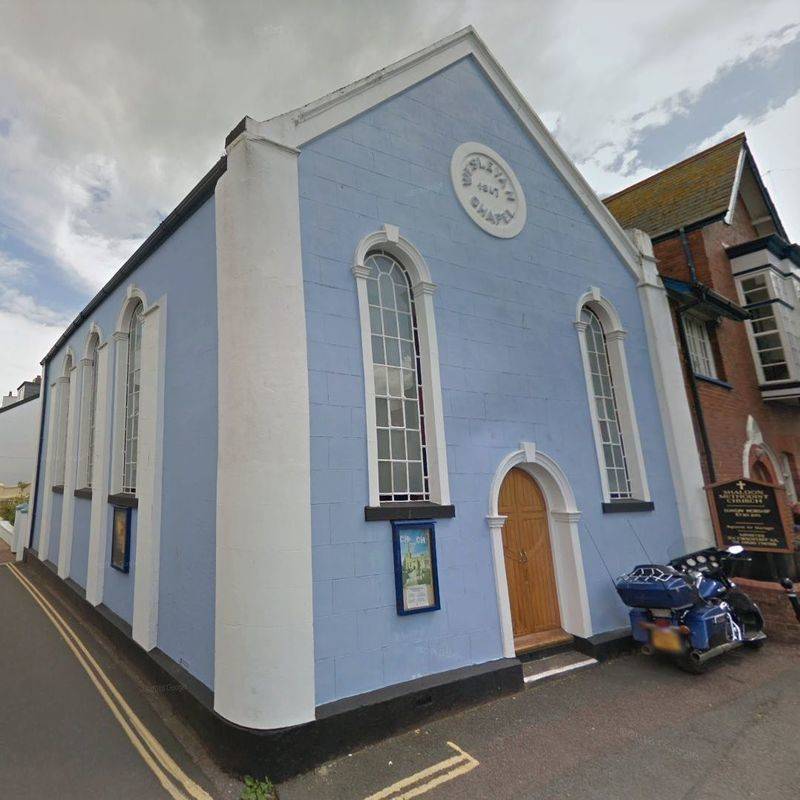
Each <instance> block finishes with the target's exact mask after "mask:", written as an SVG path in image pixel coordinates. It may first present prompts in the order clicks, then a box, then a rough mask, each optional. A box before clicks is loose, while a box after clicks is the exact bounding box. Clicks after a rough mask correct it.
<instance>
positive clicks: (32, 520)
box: [28, 361, 50, 549]
mask: <svg viewBox="0 0 800 800" xmlns="http://www.w3.org/2000/svg"><path fill="white" fill-rule="evenodd" d="M49 364H50V362H49V361H44V362H43V363H42V382H41V383H40V384H39V397H40V398H41V406H40V409H39V411H40V416H39V448H38V450H37V452H36V477H35V478H34V481H33V486H32V487H31V489H32V490H33V492H32V497H31V502H30V503H29V505H28V549H30V548H31V547H33V526H34V525H35V524H36V510H37V509H36V496H37V495H38V494H39V479H40V478H41V471H42V439H43V438H44V417H45V412H46V411H47V391H46V389H47V367H48V366H49Z"/></svg>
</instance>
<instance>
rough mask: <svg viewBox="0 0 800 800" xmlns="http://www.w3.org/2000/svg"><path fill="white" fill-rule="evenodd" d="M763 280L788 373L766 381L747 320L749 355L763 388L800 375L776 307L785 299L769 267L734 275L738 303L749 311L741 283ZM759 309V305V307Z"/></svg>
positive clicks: (750, 323)
mask: <svg viewBox="0 0 800 800" xmlns="http://www.w3.org/2000/svg"><path fill="white" fill-rule="evenodd" d="M759 277H763V278H764V284H765V288H766V290H767V295H768V296H769V300H770V301H771V303H770V304H771V307H772V313H773V316H774V319H775V331H774V333H776V334H777V335H778V338H779V339H780V343H781V348H782V350H783V358H784V361H785V363H786V368H787V371H788V375H787V377H785V378H774V379H772V380H767V379H766V377H765V375H764V365H763V364H762V363H761V356H760V354H759V350H758V344H757V338H758V337H757V336H756V334H755V332H754V331H753V323H752V320H747V321H746V325H747V338H748V340H749V342H750V353H751V355H752V357H753V364H754V365H755V368H756V374H757V375H758V382H759V384H762V385H765V386H771V385H780V384H782V383H786V382H787V381H792V380H800V375H798V374H797V366H796V365H795V363H794V359H793V357H792V347H791V344H790V341H789V335H788V334H789V332H788V331H787V330H786V325H785V322H786V320H785V319H784V314H782V313H781V312H780V311H779V310H778V309H777V308H776V306H779V305H780V304H781V303H782V302H786V301H785V299H784V298H783V297H782V294H781V292H780V291H779V289H778V287H777V286H776V276H775V274H774V272H773V270H772V269H771V268H770V267H765V268H764V269H762V270H754V271H752V272H750V271H748V272H745V273H742V274H739V275H736V276H735V278H736V291H737V292H738V294H739V303H740V304H741V306H742V307H743V308H745V309H749V308H752V307H753V305H754V304H753V303H748V302H747V298H746V297H745V292H744V287H743V285H742V284H743V282H744V281H746V280H749V279H752V278H759ZM759 307H761V305H759ZM794 312H795V313H797V309H796V308H795V309H794Z"/></svg>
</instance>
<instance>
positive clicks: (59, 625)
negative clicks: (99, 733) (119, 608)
mask: <svg viewBox="0 0 800 800" xmlns="http://www.w3.org/2000/svg"><path fill="white" fill-rule="evenodd" d="M6 566H7V567H8V569H9V571H10V572H11V574H12V575H13V576H14V577H15V578H16V579H17V580H18V581H19V582H20V583H21V584H22V585H23V586H24V587H25V589H26V590H27V591H28V592H29V593H30V594H31V596H32V597H33V599H34V600H35V601H36V602H37V603H38V604H39V606H40V607H41V609H42V611H44V613H45V614H46V615H47V617H48V619H49V620H50V622H52V623H53V626H54V627H55V629H56V630H57V631H58V633H59V635H60V636H61V638H62V639H63V640H64V641H65V642H66V643H67V646H68V647H69V649H70V650H71V651H72V653H73V654H74V656H75V658H77V659H78V663H79V664H80V665H81V666H82V667H83V669H84V670H85V671H86V674H87V675H88V676H89V678H90V679H91V681H92V683H93V684H94V686H95V688H96V689H97V691H98V693H99V695H100V697H102V698H103V700H104V701H105V704H106V705H107V706H108V707H109V709H110V710H111V713H112V714H113V715H114V717H115V718H116V720H117V722H119V724H120V727H121V728H122V730H123V731H124V732H125V735H126V736H127V737H128V739H130V741H131V744H132V745H133V746H134V747H135V748H136V750H137V752H138V753H139V755H140V756H141V757H142V759H143V760H144V762H145V764H147V766H148V767H149V768H150V770H151V771H152V772H153V774H154V775H155V776H156V778H157V779H158V781H159V783H160V784H161V785H162V786H163V787H164V789H165V790H166V791H167V793H168V794H169V795H170V796H171V797H172V798H174V800H212V797H211V795H209V794H208V793H207V792H206V791H205V790H204V789H202V788H201V787H200V786H198V785H197V784H196V783H195V782H194V781H193V780H192V779H191V778H190V777H189V776H188V775H187V774H186V773H185V772H184V771H183V770H182V769H181V768H180V767H179V766H178V765H177V764H176V763H175V762H174V761H173V760H172V758H171V757H170V755H169V753H167V751H166V750H165V749H164V748H163V747H162V745H161V743H160V742H159V741H158V740H157V739H156V738H155V736H153V734H152V733H150V731H149V730H148V729H147V727H145V725H144V723H143V722H142V721H141V720H140V719H139V717H138V716H137V715H136V714H135V713H134V711H133V709H132V708H131V707H130V706H129V705H128V704H127V703H126V702H125V699H124V698H123V696H122V695H121V694H120V692H119V690H118V689H117V687H116V686H114V684H113V683H112V682H111V680H110V679H109V677H108V676H107V675H106V674H105V672H103V670H102V668H101V667H100V665H99V664H98V663H97V661H95V659H94V658H93V656H92V654H91V653H90V652H89V651H88V650H87V649H86V647H85V646H84V644H83V642H82V641H81V640H80V639H79V638H78V636H77V634H76V633H75V632H74V631H73V630H72V628H70V626H69V625H68V624H67V623H66V622H65V620H64V618H63V617H62V616H61V615H60V614H59V613H58V611H56V609H55V608H54V607H53V606H52V605H51V604H50V602H49V601H48V600H47V598H45V596H44V595H43V594H42V593H41V592H40V591H39V590H38V589H37V588H36V587H35V586H34V585H33V584H32V583H31V582H30V581H29V580H28V579H27V578H26V577H25V576H24V575H23V574H22V573H21V572H20V571H19V569H18V568H17V567H16V565H14V564H7V565H6Z"/></svg>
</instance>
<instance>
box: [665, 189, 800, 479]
mask: <svg viewBox="0 0 800 800" xmlns="http://www.w3.org/2000/svg"><path fill="white" fill-rule="evenodd" d="M687 237H688V240H689V245H690V248H691V252H692V256H693V258H694V261H695V266H696V271H697V279H698V280H699V281H701V282H702V283H705V284H706V285H708V286H711V287H712V288H713V289H714V290H716V291H717V292H719V293H720V294H722V295H723V296H725V297H727V298H729V299H730V300H733V301H734V302H736V303H738V302H739V298H738V295H737V292H736V286H735V283H734V279H733V274H732V273H731V267H730V261H729V260H728V257H727V255H726V254H725V248H726V247H730V246H731V245H733V244H739V243H741V242H746V241H750V240H751V239H754V238H757V236H756V233H755V231H754V229H753V227H752V225H751V224H750V217H749V215H748V212H747V209H746V208H745V207H744V204H743V203H742V202H741V199H740V200H739V203H738V205H737V209H736V213H735V214H734V218H733V220H732V224H731V225H726V224H725V223H723V222H721V221H720V222H714V223H711V224H710V225H707V226H706V227H704V228H701V229H699V230H696V231H692V232H690V233H688V234H687ZM654 250H655V255H656V257H657V258H658V262H659V271H660V272H661V274H662V275H667V276H669V277H674V278H678V279H679V280H685V281H688V280H691V276H690V272H689V267H688V264H687V263H686V258H685V255H684V251H683V246H682V244H681V241H680V238H679V237H678V236H675V237H673V238H671V239H667V240H665V241H662V242H659V243H657V244H656V245H655V247H654ZM676 324H677V323H676ZM712 338H716V342H715V345H716V349H717V351H718V353H717V355H718V356H719V359H718V363H717V367H718V369H719V372H720V376H721V377H724V380H726V381H727V382H728V383H729V384H730V385H731V387H732V388H731V389H726V388H724V387H721V386H716V385H714V384H710V383H707V382H704V381H698V390H699V394H700V401H701V404H702V408H703V415H704V417H705V423H706V429H707V431H708V436H709V440H710V443H711V450H712V453H713V457H714V467H715V470H716V478H717V480H718V481H721V480H727V479H733V478H737V477H739V476H740V475H741V474H742V453H743V449H744V444H745V442H746V441H747V432H746V425H747V418H748V416H749V415H752V416H753V417H754V419H755V420H756V422H757V423H758V425H759V427H760V428H761V432H762V433H763V435H764V440H765V442H766V443H767V444H768V445H770V447H771V448H772V449H773V450H774V451H775V453H776V454H778V455H780V453H782V452H787V453H789V454H790V455H791V456H792V457H793V459H792V460H793V462H794V464H793V466H794V467H795V473H796V474H795V485H796V486H797V487H798V488H800V474H797V467H798V465H800V406H797V405H795V406H789V405H785V404H782V403H776V402H771V403H765V402H764V401H763V400H762V398H761V392H760V390H759V388H758V379H757V373H756V367H755V364H754V362H753V356H752V354H751V352H750V345H749V342H748V339H747V329H746V326H745V323H741V322H734V321H733V320H728V319H725V320H722V322H721V323H720V325H719V327H718V328H717V329H716V330H715V331H714V336H713V337H712ZM684 367H686V365H685V364H684ZM687 391H688V387H687ZM690 405H691V397H690ZM692 414H693V416H694V408H692ZM695 435H696V441H697V443H698V449H701V447H702V446H701V442H700V438H699V433H698V428H697V420H696V419H695ZM703 470H704V473H707V470H706V465H705V463H704V464H703ZM704 477H705V478H706V480H708V475H707V474H705V475H704Z"/></svg>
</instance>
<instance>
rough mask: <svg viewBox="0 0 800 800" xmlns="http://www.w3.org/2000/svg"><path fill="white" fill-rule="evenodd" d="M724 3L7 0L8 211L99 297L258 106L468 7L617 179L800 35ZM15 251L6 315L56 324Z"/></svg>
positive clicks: (407, 41) (378, 62)
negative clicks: (727, 84) (646, 140)
mask: <svg viewBox="0 0 800 800" xmlns="http://www.w3.org/2000/svg"><path fill="white" fill-rule="evenodd" d="M0 2H2V0H0ZM719 8H720V6H719V2H718V0H681V1H678V0H675V2H671V3H661V4H655V3H650V4H642V3H638V2H621V1H620V0H608V1H607V2H603V3H597V2H595V1H594V0H575V1H574V2H569V3H530V2H526V3H522V2H514V1H512V0H507V1H506V2H503V1H502V0H495V2H492V3H484V2H477V0H466V1H465V2H454V1H453V0H450V1H449V2H444V1H443V2H439V3H436V4H432V3H430V2H428V0H419V1H418V2H406V3H404V4H403V12H402V13H401V14H398V13H397V4H396V3H389V2H375V1H374V0H371V1H370V2H366V1H365V0H348V2H345V3H330V2H329V0H305V1H304V2H302V3H295V4H289V5H288V6H287V5H286V4H284V3H281V2H278V1H277V0H272V1H271V2H252V0H228V2H226V3H219V2H218V0H192V1H191V2H189V0H183V2H179V3H171V4H153V3H141V2H138V0H115V2H114V3H108V2H106V0H82V1H81V2H79V0H75V2H72V3H63V2H59V1H58V0H51V2H46V0H30V1H29V2H17V3H4V4H3V12H2V17H3V24H2V28H0V75H2V76H3V79H2V81H0V219H2V222H3V224H4V225H5V226H7V227H8V228H9V229H10V230H11V231H12V232H13V234H14V236H15V237H17V238H19V239H22V240H23V241H24V242H25V244H26V245H27V247H28V248H31V249H33V250H34V251H38V252H40V253H41V254H42V255H43V256H44V257H45V259H47V260H49V261H50V262H53V263H55V264H57V265H58V267H60V269H61V270H62V271H63V276H66V278H67V279H68V280H69V281H70V282H71V283H72V284H73V285H74V286H76V287H77V288H78V289H79V290H80V291H81V292H85V293H86V294H87V295H89V294H91V293H93V292H94V291H95V290H96V289H98V288H99V286H100V285H102V283H104V282H105V281H106V280H107V279H108V277H110V275H111V274H113V273H114V272H115V271H116V269H117V268H118V267H119V266H120V264H121V263H122V262H123V261H124V260H125V258H126V257H127V256H128V255H129V254H130V252H131V251H132V250H133V249H134V247H135V246H136V244H137V243H138V242H139V241H141V240H142V239H143V238H144V237H145V236H146V235H147V234H149V233H150V231H151V230H152V229H153V228H154V227H155V226H156V224H157V222H158V221H159V219H160V217H161V215H163V214H164V213H166V212H168V211H169V210H170V209H171V208H172V207H174V205H175V204H176V203H177V202H178V201H179V200H180V199H181V197H182V196H183V195H184V194H185V192H186V191H187V190H188V189H189V188H190V187H191V186H192V185H193V184H194V183H195V182H196V181H197V179H198V178H199V177H200V176H201V175H202V174H203V173H204V172H205V171H206V169H208V167H210V166H211V164H212V163H213V162H214V161H215V160H216V158H218V156H219V155H220V153H221V151H222V147H223V141H224V137H225V134H226V133H227V132H228V131H229V130H230V129H231V128H232V127H233V126H234V125H235V124H236V122H237V121H238V120H239V119H241V117H242V116H244V115H245V114H249V115H251V116H254V117H256V118H259V119H264V118H267V117H269V116H272V115H274V114H278V113H281V112H283V111H286V110H287V109H289V108H292V107H295V106H298V105H301V104H302V103H304V102H307V101H310V100H313V99H314V98H316V97H319V96H321V95H323V94H325V93H326V92H328V91H331V90H333V89H335V88H337V87H338V86H341V85H343V84H346V83H349V82H350V81H352V80H355V79H357V78H359V77H362V76H363V75H364V74H366V73H368V72H371V71H373V70H376V69H378V68H380V67H382V66H384V65H386V64H388V63H390V62H391V61H394V60H396V59H398V58H402V57H403V56H405V55H407V54H409V53H410V52H413V51H414V50H416V49H419V48H420V47H423V46H425V45H427V44H430V43H431V42H433V41H435V40H436V39H437V38H439V37H441V36H444V35H446V34H448V33H451V32H452V31H454V30H455V29H457V28H459V27H462V26H463V25H466V24H473V25H475V27H476V28H477V30H478V32H479V33H480V35H481V36H483V37H484V38H485V39H486V41H487V44H488V45H489V46H490V47H491V48H492V50H493V52H494V53H495V55H496V56H497V57H498V58H499V60H500V62H501V63H502V64H503V66H504V67H505V68H506V69H507V70H508V72H509V74H510V75H511V77H512V79H513V80H514V81H515V82H516V83H517V84H518V85H519V87H520V89H521V90H522V92H523V94H525V95H526V97H527V98H528V99H529V100H530V102H531V104H532V105H533V107H534V108H536V109H541V110H542V117H543V119H544V120H545V121H546V124H547V125H548V126H549V127H550V129H551V130H553V131H554V132H555V133H556V135H557V137H558V140H559V143H560V144H561V145H562V146H563V147H564V148H565V149H566V150H567V152H568V153H569V154H570V155H571V156H572V157H573V158H575V159H576V161H577V162H578V163H579V166H580V168H581V170H582V171H583V173H584V175H585V176H586V177H587V179H588V180H589V181H590V183H591V184H592V185H593V186H594V187H595V188H596V189H597V190H598V191H600V192H601V193H608V192H611V191H614V190H616V189H618V188H621V186H623V185H627V184H629V183H631V182H633V181H635V180H638V179H640V178H643V177H646V176H647V175H648V174H650V173H651V172H652V170H648V169H645V168H640V169H638V170H635V171H634V172H632V173H628V170H629V169H631V168H633V167H635V164H636V163H637V161H636V154H637V137H638V136H639V135H640V134H641V132H642V131H643V130H645V129H646V128H647V127H648V126H654V125H660V124H664V123H666V122H668V121H669V120H670V119H672V118H674V117H675V116H676V115H682V114H686V113H687V109H688V108H689V106H690V104H691V101H692V99H693V98H696V97H697V96H698V95H699V93H700V92H701V91H702V90H703V88H704V87H706V86H707V85H709V83H711V82H712V81H713V80H714V79H715V76H717V75H718V74H719V70H720V69H722V68H724V67H725V66H726V65H727V66H729V65H731V64H732V63H736V62H739V61H743V60H746V59H748V58H750V57H751V56H752V55H753V53H755V52H757V51H758V52H759V53H761V55H762V57H769V56H770V54H775V53H777V51H778V49H779V47H780V46H781V45H783V44H785V43H786V41H788V40H789V38H790V37H792V36H794V35H796V33H797V31H796V28H795V29H794V30H792V29H790V27H789V23H790V22H791V21H792V20H795V21H796V20H797V18H798V11H797V6H796V0H769V1H766V0H765V2H760V3H757V4H754V3H752V2H750V0H728V2H726V4H725V13H720V10H719ZM711 19H713V24H707V25H704V24H698V20H711ZM780 30H783V33H782V34H780V36H778V35H776V31H780ZM779 114H783V116H780V117H777V116H776V118H780V119H783V120H785V121H787V122H788V121H789V119H790V118H789V117H787V116H786V112H774V115H779ZM774 115H772V116H768V117H765V119H764V120H762V121H757V123H756V124H754V126H753V127H752V130H751V132H750V133H751V141H752V143H753V145H754V149H756V148H757V157H758V158H759V162H760V163H761V164H762V168H764V169H766V168H767V166H772V167H774V169H775V171H774V172H772V173H770V177H769V178H768V183H769V181H770V180H774V182H775V187H776V188H775V194H776V200H778V201H779V203H782V206H781V207H782V210H783V211H784V216H785V217H788V216H790V215H794V219H796V220H800V211H797V210H795V208H796V206H795V205H793V203H792V201H791V198H789V199H788V200H787V199H785V197H784V199H783V201H781V195H786V194H787V193H788V192H789V190H790V184H789V183H788V182H787V181H786V180H785V179H784V178H781V177H780V176H781V174H782V173H780V172H778V171H777V170H778V168H783V166H784V165H785V164H787V163H790V162H791V159H792V158H794V156H792V155H791V154H792V153H796V146H797V145H796V140H795V139H792V130H794V131H796V130H797V126H796V124H795V126H794V128H792V127H791V126H788V125H787V128H786V130H785V131H781V130H779V126H778V125H777V124H776V123H775V122H774V121H772V119H773V116H774ZM793 148H794V149H793ZM762 159H763V160H762ZM796 163H797V159H796V158H795V164H796ZM790 165H791V164H790ZM782 181H783V182H782ZM781 186H786V187H787V188H786V189H782V188H781ZM770 188H771V189H772V185H771V184H770ZM9 263H11V262H9ZM9 263H6V264H5V265H4V263H3V262H0V276H2V277H3V279H4V280H5V282H6V284H7V285H10V286H12V287H13V288H15V289H16V290H17V291H18V292H19V295H18V296H15V297H14V298H13V303H14V311H13V312H9V311H4V312H3V313H4V314H6V317H5V318H6V320H7V323H6V328H5V329H4V330H5V333H6V334H7V335H10V332H11V331H12V329H13V327H14V326H15V325H16V327H17V329H18V330H20V331H22V330H26V329H25V328H24V326H21V324H20V323H19V320H20V319H23V318H25V317H23V316H22V315H25V314H28V315H30V316H29V319H30V321H31V323H32V324H36V325H38V326H40V328H37V329H36V330H38V331H39V333H40V334H41V337H44V336H49V329H50V327H52V326H53V325H54V324H55V322H54V320H55V319H56V318H57V316H58V315H57V314H55V312H53V313H54V314H55V316H48V310H47V309H43V308H42V307H41V306H39V305H37V304H36V301H35V300H34V299H33V298H31V297H30V294H31V292H30V291H29V288H30V285H31V284H30V283H29V282H28V281H27V278H29V277H30V270H27V271H22V272H20V268H21V266H24V265H21V262H20V263H17V264H16V266H13V270H16V272H15V273H13V270H12V266H9ZM22 278H25V280H26V283H25V286H24V287H23V286H21V285H20V282H19V281H20V280H21V279H22ZM9 281H10V283H9ZM9 297H11V295H9ZM25 297H28V298H29V300H30V302H28V301H27V300H25V299H24V298H25ZM11 302H12V300H6V304H10V303H11ZM8 314H12V316H13V320H16V321H15V322H13V325H12V323H11V322H8V319H9V318H8ZM37 335H38V334H37ZM51 338H52V339H55V338H56V337H55V336H52V337H51ZM25 346H26V347H27V344H25ZM40 349H41V348H39V349H37V350H36V361H38V358H39V357H40V356H41V352H40ZM29 371H30V370H29V369H25V370H24V372H25V374H27V372H29Z"/></svg>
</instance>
